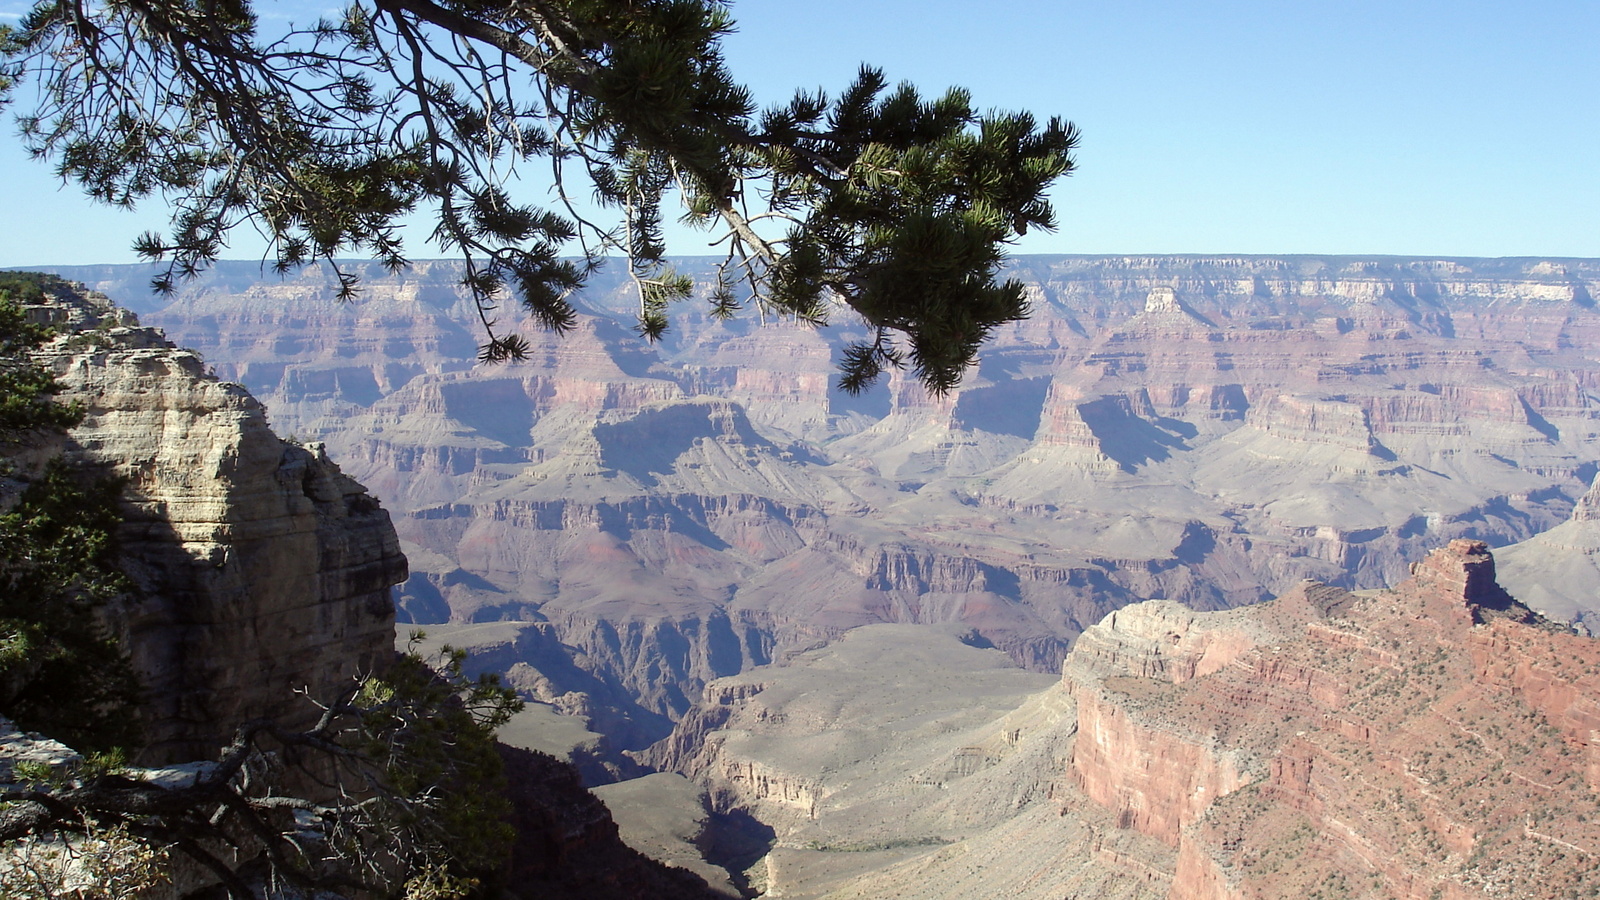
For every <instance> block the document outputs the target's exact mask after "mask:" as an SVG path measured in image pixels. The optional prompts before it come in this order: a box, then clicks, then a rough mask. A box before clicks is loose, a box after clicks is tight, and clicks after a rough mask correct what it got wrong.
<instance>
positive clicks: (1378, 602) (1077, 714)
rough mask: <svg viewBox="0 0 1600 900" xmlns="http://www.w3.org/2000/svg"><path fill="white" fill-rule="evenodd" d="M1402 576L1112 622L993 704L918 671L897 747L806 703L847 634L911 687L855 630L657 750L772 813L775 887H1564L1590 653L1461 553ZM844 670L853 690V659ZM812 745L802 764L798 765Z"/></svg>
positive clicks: (1595, 709) (816, 699)
mask: <svg viewBox="0 0 1600 900" xmlns="http://www.w3.org/2000/svg"><path fill="white" fill-rule="evenodd" d="M1415 569H1416V570H1415V574H1414V575H1413V577H1412V578H1411V579H1410V580H1408V581H1407V582H1405V583H1404V584H1402V585H1400V586H1399V587H1397V588H1396V589H1393V590H1385V591H1369V592H1358V593H1351V592H1348V591H1345V590H1343V589H1340V588H1335V587H1330V586H1328V585H1323V584H1318V583H1315V582H1306V583H1302V584H1301V585H1299V586H1297V587H1296V588H1295V589H1294V590H1292V591H1290V592H1288V593H1286V594H1285V595H1284V596H1282V597H1279V598H1277V599H1275V600H1273V601H1271V602H1268V603H1263V604H1260V605H1257V606H1253V607H1249V608H1244V609H1237V610H1229V611H1218V612H1207V613H1196V612H1194V611H1191V610H1187V609H1184V608H1182V607H1179V606H1177V605H1176V604H1172V603H1170V602H1166V601H1150V602H1147V603H1142V604H1136V605H1133V606H1129V607H1127V608H1124V609H1121V610H1118V611H1116V612H1115V613H1113V614H1111V615H1109V616H1107V617H1106V619H1105V620H1104V621H1102V622H1101V623H1099V624H1097V625H1095V626H1094V627H1092V628H1090V629H1089V630H1088V631H1086V632H1085V633H1084V635H1083V636H1082V638H1081V639H1080V640H1079V642H1078V644H1077V645H1076V647H1075V648H1074V649H1073V651H1072V653H1071V655H1070V656H1069V657H1068V660H1067V663H1066V665H1065V667H1064V671H1063V676H1062V679H1061V681H1060V682H1059V683H1058V684H1057V685H1055V686H1053V687H1051V688H1049V689H1047V690H1045V691H1042V692H1040V693H1037V694H1035V695H1033V696H1032V697H1030V698H1028V699H1027V700H1025V701H1023V702H1022V703H1021V704H1020V705H1019V706H1017V707H1016V708H1014V709H1011V710H1000V709H996V710H992V711H989V712H985V713H978V712H975V711H973V710H972V709H970V705H969V704H966V703H965V701H964V700H963V699H962V697H961V696H960V695H951V696H946V695H945V694H944V693H943V692H942V691H941V690H940V689H939V687H938V682H937V680H931V679H930V680H929V681H928V684H927V686H926V687H922V686H921V684H920V682H919V687H918V688H917V689H916V690H914V691H912V692H911V694H912V695H914V697H915V699H914V700H913V699H911V697H909V696H908V697H907V698H903V699H897V701H896V703H901V704H923V705H925V706H926V707H927V708H926V709H923V710H921V711H920V718H919V721H920V722H921V723H923V727H925V728H929V729H930V730H938V731H940V732H941V734H940V736H939V737H937V738H922V739H919V740H899V739H898V735H899V734H900V733H901V732H900V729H901V725H900V724H899V723H900V721H901V719H900V717H899V715H898V714H897V713H895V712H890V713H888V714H887V715H885V716H884V717H882V718H873V719H871V720H870V721H868V722H862V721H860V719H859V717H857V716H852V715H851V714H850V713H849V711H848V710H847V709H846V704H847V703H848V702H849V701H848V700H844V699H842V698H841V697H838V696H835V694H833V693H831V692H832V691H838V692H843V691H845V690H847V689H848V688H847V687H844V686H840V687H828V686H824V685H821V684H819V683H818V681H817V679H818V672H817V671H816V669H818V668H826V667H828V666H831V665H837V664H838V661H837V660H835V659H833V658H830V656H829V655H828V654H829V653H836V652H840V651H845V650H846V648H849V647H850V645H851V643H852V641H853V640H857V641H862V642H863V643H862V644H861V645H860V646H861V647H873V649H874V650H875V651H876V655H878V656H882V657H884V659H885V661H884V662H883V664H882V668H883V669H888V670H891V671H894V672H896V673H897V677H903V678H905V679H907V680H908V681H918V679H919V677H925V676H919V673H920V672H921V671H922V670H921V669H919V668H918V667H917V666H916V665H915V664H912V663H909V662H908V661H907V660H906V659H905V658H904V657H903V656H902V657H896V656H894V654H892V653H888V652H884V651H883V648H882V647H881V645H874V644H873V643H872V642H873V641H874V640H882V636H878V637H874V636H873V635H872V630H871V629H866V630H862V631H858V632H853V633H852V635H851V637H850V638H847V639H846V640H845V641H842V642H839V643H837V644H835V645H833V646H831V647H829V648H828V649H827V650H826V651H819V652H817V653H815V654H808V655H806V656H805V657H802V658H800V659H797V660H796V661H795V663H794V665H792V666H790V667H788V668H780V669H767V670H762V671H760V672H753V673H748V674H746V675H742V676H739V677H738V678H734V679H723V680H719V681H717V682H713V684H712V686H711V688H710V689H708V692H707V695H706V699H705V701H704V702H703V704H702V705H701V706H700V707H699V708H698V709H697V710H696V712H695V713H693V714H691V715H690V716H687V717H685V718H684V719H683V721H682V722H680V725H679V734H676V735H675V736H674V740H673V741H671V742H668V743H666V744H663V745H661V746H660V747H659V748H658V753H659V754H660V758H661V760H662V761H665V762H669V763H672V764H675V765H677V766H678V767H679V768H680V769H682V770H683V771H686V772H691V773H695V774H697V775H698V777H699V778H700V779H701V780H702V783H703V784H704V785H705V786H706V787H707V788H708V789H710V790H711V791H712V794H713V796H718V795H719V793H720V796H721V797H722V798H723V801H722V802H723V803H724V804H728V805H730V806H735V807H738V808H742V809H745V810H748V811H749V812H751V813H753V814H754V815H756V816H757V817H758V818H760V819H761V820H762V821H764V822H767V823H769V824H770V825H771V827H772V828H773V829H774V830H775V832H776V834H775V847H774V849H773V850H772V851H771V852H770V853H769V855H768V857H767V861H766V864H765V871H766V872H767V873H768V876H769V877H771V878H773V879H775V880H774V882H773V884H774V886H775V887H776V888H777V889H779V890H781V891H782V892H783V894H784V895H785V896H824V895H825V896H828V897H867V896H874V897H879V896H881V897H913V896H919V892H921V893H920V896H930V897H952V898H955V897H971V896H980V895H982V896H989V895H1003V896H1008V897H1018V898H1041V900H1042V898H1046V897H1050V898H1059V897H1072V898H1076V897H1082V898H1089V897H1100V896H1125V897H1149V898H1164V900H1276V898H1282V897H1291V896H1306V897H1316V896H1322V897H1340V896H1348V897H1367V898H1373V900H1377V898H1393V900H1431V898H1456V900H1468V898H1471V900H1486V898H1505V897H1516V898H1529V900H1544V898H1549V900H1556V898H1570V897H1582V896H1587V895H1588V893H1590V892H1592V891H1593V889H1595V887H1596V886H1597V885H1600V750H1597V749H1596V748H1597V746H1600V745H1597V743H1596V741H1595V740H1594V735H1595V734H1597V733H1600V641H1596V640H1594V639H1591V638H1587V637H1583V636H1580V635H1578V634H1574V633H1572V632H1571V631H1569V630H1566V629H1563V628H1561V627H1559V626H1555V625H1553V624H1551V623H1550V622H1548V621H1544V620H1542V619H1540V618H1539V617H1537V616H1536V615H1534V614H1532V613H1531V612H1530V611H1528V610H1527V609H1526V608H1524V607H1522V606H1521V604H1519V603H1517V602H1516V601H1515V600H1512V599H1511V598H1509V597H1508V596H1507V595H1506V593H1505V592H1504V591H1503V590H1502V589H1500V588H1499V587H1498V585H1497V584H1496V583H1495V582H1494V579H1493V572H1494V564H1493V559H1492V557H1490V555H1489V554H1488V552H1487V548H1486V547H1485V546H1484V545H1483V544H1482V543H1480V542H1473V541H1464V540H1458V541H1454V542H1451V543H1450V544H1448V545H1447V546H1445V547H1444V548H1442V549H1439V550H1437V551H1435V552H1434V553H1433V554H1431V555H1430V556H1428V557H1427V558H1425V559H1424V560H1423V561H1421V562H1419V563H1418V565H1417V566H1416V567H1415ZM858 649H859V648H858ZM960 656H961V654H960V653H956V654H953V655H949V656H947V657H946V658H947V659H956V658H959V657H960ZM851 659H852V661H853V662H854V663H855V666H854V668H853V670H852V675H853V676H855V677H857V678H860V679H862V680H863V681H864V683H865V684H866V685H867V687H866V688H865V690H866V692H867V694H868V695H869V696H870V695H871V694H872V687H871V685H873V684H876V683H877V681H878V679H880V678H882V677H883V676H882V672H881V670H880V668H879V665H878V660H876V659H866V658H861V657H859V656H857V657H852V658H851ZM948 667H949V668H950V669H951V670H953V671H959V672H968V671H969V669H967V668H966V667H965V666H963V665H955V664H950V665H949V666H948ZM958 677H969V678H970V677H972V676H971V675H960V676H958ZM850 686H852V687H853V686H854V685H853V683H852V684H851V685H850ZM887 706H888V708H890V709H897V707H895V706H894V705H887ZM941 722H948V723H949V727H948V728H944V727H939V726H938V725H937V724H936V723H941ZM958 723H959V724H958ZM691 730H698V731H700V732H701V734H699V735H698V736H695V737H693V739H690V738H691V736H690V735H688V734H686V732H688V731H691ZM818 735H826V736H827V743H826V747H827V750H826V752H820V751H808V750H807V749H806V748H807V747H810V746H812V743H813V742H815V741H816V737H815V736H818ZM817 746H822V745H821V744H820V743H819V744H818V745H817ZM696 747H698V748H700V749H699V751H698V754H696V753H694V752H689V749H690V748H696ZM863 749H865V750H866V752H861V751H862V750H863ZM808 754H809V755H808ZM757 770H762V771H767V772H769V773H770V772H773V771H779V770H781V771H782V772H783V773H784V776H785V779H786V783H789V784H796V785H798V784H804V785H805V786H807V787H808V788H809V789H810V791H811V796H813V797H815V798H817V799H816V800H814V801H813V802H812V803H810V804H809V805H807V806H806V807H805V808H803V809H798V808H794V807H793V806H792V804H788V803H787V802H785V799H784V798H782V797H774V796H773V791H772V790H771V787H770V779H769V783H768V784H767V786H765V787H763V786H762V785H761V784H758V783H757V782H754V781H749V780H748V779H746V780H741V779H740V778H739V777H738V776H740V775H741V774H742V773H746V772H752V771H757ZM730 773H731V774H730ZM862 798H870V804H869V802H868V801H865V800H863V799H862ZM866 810H870V818H869V814H868V813H867V812H866ZM919 842H925V845H923V846H919ZM846 848H848V849H850V850H851V851H852V852H851V853H850V854H849V855H848V856H845V855H844V854H840V853H838V851H839V850H841V849H846ZM874 854H875V855H874ZM1046 863H1048V867H1046ZM1085 866H1092V867H1093V868H1094V870H1095V871H1096V873H1097V874H1096V876H1095V877H1094V878H1092V879H1090V878H1085V877H1084V871H1085V870H1084V868H1083V867H1085Z"/></svg>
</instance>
